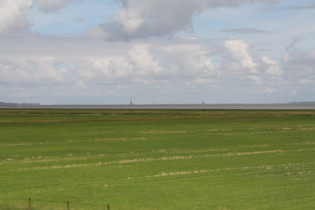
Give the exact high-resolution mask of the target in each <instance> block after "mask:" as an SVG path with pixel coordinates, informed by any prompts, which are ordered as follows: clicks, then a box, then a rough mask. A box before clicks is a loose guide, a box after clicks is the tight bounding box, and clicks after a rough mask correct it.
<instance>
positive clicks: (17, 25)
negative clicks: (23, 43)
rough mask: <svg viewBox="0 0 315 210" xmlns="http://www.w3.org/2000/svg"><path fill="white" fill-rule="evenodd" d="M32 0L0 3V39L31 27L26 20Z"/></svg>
mask: <svg viewBox="0 0 315 210" xmlns="http://www.w3.org/2000/svg"><path fill="white" fill-rule="evenodd" d="M33 3H34V2H33V0H14V1H12V0H2V1H0V14H1V16H0V37H1V36H2V37H10V36H12V35H16V34H18V33H20V32H22V31H23V30H27V29H28V27H30V26H31V22H30V21H29V20H28V19H27V18H28V15H29V13H30V9H31V7H32V5H33Z"/></svg>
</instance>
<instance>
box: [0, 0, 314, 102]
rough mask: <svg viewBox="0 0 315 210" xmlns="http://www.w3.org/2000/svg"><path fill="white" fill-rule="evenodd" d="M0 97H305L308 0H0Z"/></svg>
mask: <svg viewBox="0 0 315 210" xmlns="http://www.w3.org/2000/svg"><path fill="white" fill-rule="evenodd" d="M0 14H1V16H0V101H2V102H17V103H24V102H27V103H40V104H129V101H130V99H133V102H134V104H154V103H155V104H181V103H185V104H201V103H207V104H218V103H287V102H301V101H315V24H314V21H315V0H303V1H299V0H0Z"/></svg>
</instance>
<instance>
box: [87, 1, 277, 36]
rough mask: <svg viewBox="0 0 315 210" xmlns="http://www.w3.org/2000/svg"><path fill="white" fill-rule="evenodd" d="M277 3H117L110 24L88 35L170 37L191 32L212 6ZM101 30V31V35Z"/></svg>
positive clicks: (97, 28)
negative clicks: (198, 16) (118, 6)
mask: <svg viewBox="0 0 315 210" xmlns="http://www.w3.org/2000/svg"><path fill="white" fill-rule="evenodd" d="M277 1H278V0H256V1H252V0H172V1H169V0H150V1H143V0H117V2H120V3H121V5H122V6H123V8H122V10H121V11H120V14H119V15H117V16H114V17H113V18H112V21H111V22H107V23H104V24H100V25H98V26H96V27H95V28H92V29H91V31H90V32H88V34H89V35H95V36H97V37H100V36H101V37H102V38H105V39H108V40H119V39H130V38H139V37H150V36H163V35H169V34H173V33H174V32H177V31H180V30H191V29H192V25H191V22H192V18H193V17H194V15H196V14H198V13H200V12H202V11H204V10H205V9H208V8H212V7H230V6H237V5H240V4H245V3H252V2H262V3H274V2H277ZM102 31H103V32H102Z"/></svg>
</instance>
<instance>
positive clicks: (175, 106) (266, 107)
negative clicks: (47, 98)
mask: <svg viewBox="0 0 315 210" xmlns="http://www.w3.org/2000/svg"><path fill="white" fill-rule="evenodd" d="M0 109H214V110H215V109H238V110H241V109H244V110H246V109H248V110H253V109H254V110H255V109H257V110H258V109H264V110H273V109H274V110H289V109H293V110H310V109H311V110H312V109H315V103H282V104H281V103H279V104H134V105H37V104H36V105H29V104H25V105H24V104H22V105H3V106H0Z"/></svg>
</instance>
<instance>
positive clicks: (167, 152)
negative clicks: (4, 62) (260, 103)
mask: <svg viewBox="0 0 315 210" xmlns="http://www.w3.org/2000/svg"><path fill="white" fill-rule="evenodd" d="M0 133H1V135H0V168H1V170H0V180H1V181H0V209H25V208H26V207H27V199H28V198H29V197H31V198H32V203H33V204H32V205H33V209H65V208H66V202H67V201H70V202H71V208H72V209H105V208H106V205H107V204H111V209H120V210H121V209H137V210H139V209H313V208H314V206H315V174H314V173H315V111H307V110H301V111H297V110H295V111H294V110H291V111H290V110H286V111H272V110H265V111H264V110H256V111H255V110H224V111H222V110H36V109H34V110H6V109H3V110H0Z"/></svg>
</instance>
